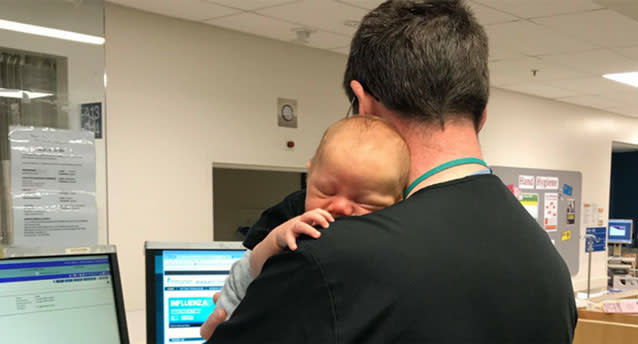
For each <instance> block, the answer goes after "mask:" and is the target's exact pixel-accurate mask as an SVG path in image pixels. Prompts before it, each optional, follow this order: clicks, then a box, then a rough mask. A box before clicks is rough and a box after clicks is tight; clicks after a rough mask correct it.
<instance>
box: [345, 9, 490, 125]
mask: <svg viewBox="0 0 638 344" xmlns="http://www.w3.org/2000/svg"><path fill="white" fill-rule="evenodd" d="M487 62H488V45H487V35H486V34H485V31H484V30H483V28H482V27H481V25H480V24H478V22H477V21H476V18H475V17H474V15H473V14H472V13H471V12H470V10H469V9H468V7H467V6H466V5H465V4H464V2H463V1H462V0H420V1H419V0H396V1H392V0H391V1H386V2H384V3H383V4H381V5H380V6H379V7H377V8H376V9H374V10H372V12H370V13H369V14H368V15H366V16H365V17H364V18H363V20H362V22H361V25H360V26H359V29H358V30H357V32H356V34H355V36H354V38H353V39H352V44H351V48H350V56H349V58H348V65H347V68H346V72H345V76H344V81H343V86H344V88H345V90H346V93H347V94H348V97H349V99H351V100H352V99H354V97H355V93H354V92H353V90H352V87H351V83H352V81H357V82H358V83H360V85H361V86H362V88H363V90H365V92H366V93H367V94H369V95H370V96H372V97H373V98H374V99H376V100H377V101H379V102H380V103H382V104H383V105H384V106H385V107H386V108H387V109H389V110H391V111H394V112H395V113H397V114H398V115H399V116H400V117H402V118H404V119H409V120H415V121H418V122H424V123H428V124H439V125H440V126H441V127H444V125H445V123H446V122H447V121H450V120H470V121H472V123H473V124H474V127H475V129H477V130H478V129H479V127H480V123H481V120H482V116H483V111H484V110H485V106H486V105H487V99H488V95H489V72H488V67H487ZM356 105H358V104H355V110H356V109H357V106H356Z"/></svg>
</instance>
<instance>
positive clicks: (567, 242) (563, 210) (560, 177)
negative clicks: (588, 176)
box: [490, 166, 582, 276]
mask: <svg viewBox="0 0 638 344" xmlns="http://www.w3.org/2000/svg"><path fill="white" fill-rule="evenodd" d="M490 167H491V168H492V170H493V171H494V174H495V175H497V176H498V177H499V178H501V180H502V181H503V183H504V184H505V185H506V186H507V187H508V189H510V191H512V193H513V194H514V195H515V196H516V197H517V198H518V199H519V201H520V202H521V205H523V207H525V209H526V210H527V211H528V212H529V213H530V215H532V217H534V218H535V219H536V221H537V222H538V224H539V225H540V227H541V229H542V230H543V231H545V232H546V233H547V235H548V236H549V238H550V239H551V240H552V243H554V246H555V247H556V249H557V250H558V253H560V255H561V256H562V257H563V259H564V260H565V262H566V263H567V267H568V268H569V272H570V274H571V275H572V276H575V275H576V274H577V273H578V269H579V266H580V265H579V255H580V250H579V243H580V223H581V215H582V214H581V211H582V208H581V197H582V175H581V173H580V172H572V171H555V170H540V169H533V168H518V167H504V166H490Z"/></svg>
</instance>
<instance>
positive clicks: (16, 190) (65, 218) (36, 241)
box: [9, 127, 97, 247]
mask: <svg viewBox="0 0 638 344" xmlns="http://www.w3.org/2000/svg"><path fill="white" fill-rule="evenodd" d="M9 143H10V148H11V200H12V208H13V231H14V240H13V242H14V245H15V246H45V247H46V246H67V247H68V246H84V245H95V244H97V211H96V200H95V145H94V139H93V134H92V133H91V132H87V131H74V130H59V129H50V128H34V127H13V128H11V130H10V132H9Z"/></svg>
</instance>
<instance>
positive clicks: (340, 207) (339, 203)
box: [326, 198, 354, 218]
mask: <svg viewBox="0 0 638 344" xmlns="http://www.w3.org/2000/svg"><path fill="white" fill-rule="evenodd" d="M326 210H327V211H328V212H329V213H330V215H332V216H333V217H335V218H337V217H341V216H350V215H352V213H353V212H354V207H353V204H352V201H350V200H348V199H346V198H337V199H335V200H333V201H332V203H330V206H328V209H326Z"/></svg>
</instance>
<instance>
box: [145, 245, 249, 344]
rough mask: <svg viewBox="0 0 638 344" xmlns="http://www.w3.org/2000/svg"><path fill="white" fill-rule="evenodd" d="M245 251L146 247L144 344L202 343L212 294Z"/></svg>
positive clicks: (231, 247) (237, 247)
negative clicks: (202, 326)
mask: <svg viewBox="0 0 638 344" xmlns="http://www.w3.org/2000/svg"><path fill="white" fill-rule="evenodd" d="M245 251H246V249H245V248H244V247H243V246H242V244H241V243H240V242H209V243H166V242H164V243H162V242H146V244H145V255H146V342H147V343H148V344H154V343H162V344H168V343H176V342H188V343H193V344H194V343H203V342H204V339H203V338H201V336H200V334H199V329H200V327H201V325H202V324H203V323H204V322H205V321H206V319H207V318H208V316H209V315H210V313H212V312H213V310H214V309H215V304H214V303H213V295H214V294H215V293H216V292H218V291H220V290H221V289H222V287H223V286H224V282H225V281H226V278H227V277H228V273H229V271H230V268H231V266H232V265H233V263H234V262H236V261H237V260H238V259H239V258H241V256H243V255H244V252H245Z"/></svg>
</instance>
